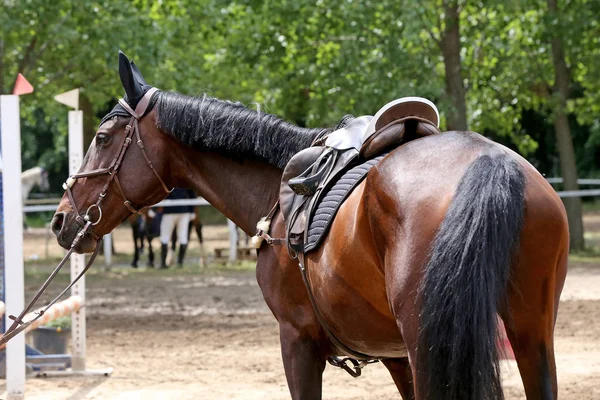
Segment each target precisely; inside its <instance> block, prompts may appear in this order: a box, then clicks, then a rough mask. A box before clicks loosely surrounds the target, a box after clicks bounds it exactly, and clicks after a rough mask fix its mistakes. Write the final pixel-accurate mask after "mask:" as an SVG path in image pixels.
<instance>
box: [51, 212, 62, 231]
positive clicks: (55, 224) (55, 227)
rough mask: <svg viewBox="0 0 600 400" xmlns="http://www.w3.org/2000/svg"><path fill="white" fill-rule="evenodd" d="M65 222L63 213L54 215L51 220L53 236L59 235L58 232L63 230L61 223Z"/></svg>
mask: <svg viewBox="0 0 600 400" xmlns="http://www.w3.org/2000/svg"><path fill="white" fill-rule="evenodd" d="M64 222H65V213H62V212H61V213H57V214H55V215H54V218H52V224H51V226H52V232H54V234H55V235H56V236H58V234H59V233H60V231H61V230H62V228H63V223H64Z"/></svg>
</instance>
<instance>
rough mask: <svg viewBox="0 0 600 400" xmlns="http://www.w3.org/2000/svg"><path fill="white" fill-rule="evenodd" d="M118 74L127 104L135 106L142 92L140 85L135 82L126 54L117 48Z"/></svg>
mask: <svg viewBox="0 0 600 400" xmlns="http://www.w3.org/2000/svg"><path fill="white" fill-rule="evenodd" d="M119 76H120V77H121V83H122V84H123V88H124V89H125V94H126V95H127V100H128V102H129V105H130V106H132V107H135V105H136V103H137V102H138V101H139V100H140V99H141V98H142V96H143V95H144V92H143V91H142V85H141V84H140V83H138V82H137V80H136V79H135V78H134V76H133V68H132V67H131V62H130V61H129V59H128V58H127V56H126V55H125V54H124V53H123V52H122V51H120V50H119Z"/></svg>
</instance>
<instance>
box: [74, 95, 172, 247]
mask: <svg viewBox="0 0 600 400" xmlns="http://www.w3.org/2000/svg"><path fill="white" fill-rule="evenodd" d="M157 90H158V89H156V88H152V89H150V90H148V91H147V92H146V94H145V95H144V97H142V99H141V100H140V101H139V103H138V105H137V106H136V108H135V110H133V109H132V108H131V107H130V106H129V104H127V102H126V101H125V100H123V99H120V100H119V104H120V105H121V107H123V108H124V109H125V110H126V111H127V112H128V113H129V114H130V115H131V118H130V119H129V122H128V123H127V126H126V127H125V138H124V139H123V143H122V144H121V148H120V149H119V151H118V152H117V154H116V155H115V157H114V158H113V160H112V162H111V163H110V165H109V166H108V167H107V168H100V169H95V170H93V171H87V172H79V173H77V174H74V175H71V176H69V179H67V181H66V182H65V183H63V189H65V191H66V192H67V196H68V198H69V203H70V204H71V208H72V209H73V211H74V212H75V214H76V217H75V222H77V224H78V225H79V226H80V227H81V228H82V230H81V231H80V232H79V234H78V236H77V237H78V238H80V237H83V236H85V235H86V234H89V235H90V236H92V237H93V238H94V239H96V240H99V239H100V236H98V235H97V234H96V233H95V232H94V231H93V230H92V226H95V225H98V224H99V223H100V221H101V220H102V207H101V206H102V202H103V201H104V198H105V197H106V192H107V190H108V188H109V186H110V184H111V183H112V182H113V181H114V182H115V184H116V188H117V192H118V193H119V195H120V196H121V198H122V199H123V205H124V206H125V207H126V208H127V210H129V211H130V212H131V213H132V214H137V213H138V212H139V210H140V209H139V208H135V207H134V206H133V204H132V203H131V201H129V200H128V199H127V196H125V192H124V191H123V187H122V186H121V182H120V181H119V176H118V175H117V174H118V172H119V168H120V167H121V165H122V161H123V157H124V156H125V153H126V152H127V149H128V148H129V145H130V144H131V142H132V140H133V135H134V134H135V139H136V143H137V145H138V147H139V148H140V150H141V151H142V154H143V155H144V159H145V160H146V163H147V164H148V167H150V170H151V171H152V173H154V176H156V179H158V181H159V182H160V185H161V186H162V188H163V190H164V191H165V192H166V193H170V192H171V190H172V189H169V188H168V187H167V185H166V184H165V182H164V181H163V179H162V178H161V177H160V175H159V174H158V172H157V171H156V168H154V164H153V163H152V161H150V158H149V157H148V154H147V153H146V149H145V148H144V142H143V141H142V138H141V136H140V128H139V124H138V122H139V120H140V119H141V118H142V117H143V116H144V115H145V114H146V111H147V109H148V106H149V105H150V99H151V98H152V95H153V94H154V93H155V92H156V91H157ZM100 175H108V179H107V181H106V183H105V184H104V187H103V188H102V191H101V192H100V195H99V196H98V200H96V203H94V204H92V205H91V206H89V207H88V209H87V210H86V212H85V214H84V215H81V213H80V212H79V210H78V209H77V205H76V204H75V199H74V198H73V192H72V191H71V187H72V186H73V185H74V184H75V182H77V179H80V178H92V177H95V176H100ZM94 209H97V210H98V218H97V219H96V220H95V221H93V222H92V216H91V214H90V211H92V210H94ZM75 244H76V243H75Z"/></svg>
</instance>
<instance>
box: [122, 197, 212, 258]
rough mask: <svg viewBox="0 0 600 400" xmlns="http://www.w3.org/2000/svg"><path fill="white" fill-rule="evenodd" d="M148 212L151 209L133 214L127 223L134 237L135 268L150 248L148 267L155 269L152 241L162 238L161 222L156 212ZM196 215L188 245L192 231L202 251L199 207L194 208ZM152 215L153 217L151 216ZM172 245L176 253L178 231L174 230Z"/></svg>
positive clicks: (189, 233)
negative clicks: (141, 255)
mask: <svg viewBox="0 0 600 400" xmlns="http://www.w3.org/2000/svg"><path fill="white" fill-rule="evenodd" d="M148 211H149V209H148V208H145V209H142V210H140V212H139V213H138V214H133V215H131V216H129V218H127V222H128V223H129V226H130V227H131V233H132V235H133V246H134V252H133V260H132V261H131V266H132V267H133V268H137V267H138V261H139V259H140V254H142V253H143V252H144V248H146V247H147V248H148V261H147V264H146V265H147V266H148V267H154V249H153V248H152V240H153V239H154V238H156V237H159V236H160V221H156V220H155V219H156V218H157V214H156V212H153V213H149V212H148ZM194 213H195V215H196V217H195V218H194V219H193V220H191V221H190V226H189V229H188V243H189V239H190V236H191V234H192V230H194V231H195V232H196V235H197V236H198V241H199V242H200V248H201V249H202V246H203V244H204V238H203V237H202V221H201V220H200V215H199V207H198V206H196V207H194ZM150 214H151V215H153V216H150ZM171 243H172V250H173V251H175V244H176V243H177V230H173V235H172V237H171ZM202 252H203V250H202ZM201 257H202V255H201Z"/></svg>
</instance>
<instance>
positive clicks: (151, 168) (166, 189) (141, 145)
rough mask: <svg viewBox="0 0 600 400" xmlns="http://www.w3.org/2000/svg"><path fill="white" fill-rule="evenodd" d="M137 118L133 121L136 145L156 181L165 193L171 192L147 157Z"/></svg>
mask: <svg viewBox="0 0 600 400" xmlns="http://www.w3.org/2000/svg"><path fill="white" fill-rule="evenodd" d="M137 123H138V122H137V120H136V121H135V122H134V124H135V128H134V130H135V135H136V139H137V145H138V147H139V148H140V150H141V151H142V154H143V155H144V158H145V159H146V163H147V164H148V166H149V167H150V170H151V171H152V172H153V173H154V176H155V177H156V179H158V181H159V182H160V185H161V186H162V188H163V190H164V191H165V192H167V193H171V192H172V191H173V189H169V188H168V187H167V185H166V184H165V182H164V181H163V180H162V178H161V177H160V175H159V174H158V172H156V168H154V164H153V163H152V161H150V157H148V154H146V149H144V142H142V138H141V137H140V129H139V127H138V125H137Z"/></svg>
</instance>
